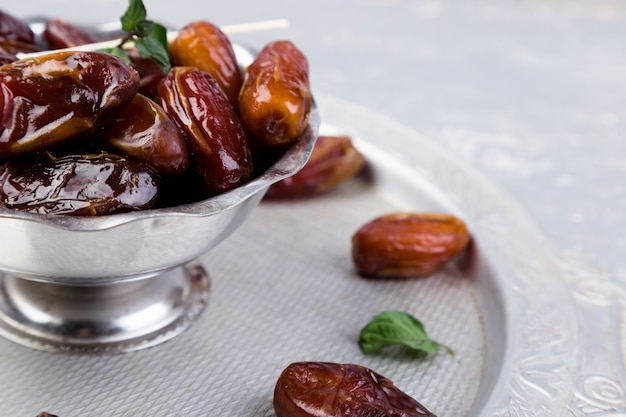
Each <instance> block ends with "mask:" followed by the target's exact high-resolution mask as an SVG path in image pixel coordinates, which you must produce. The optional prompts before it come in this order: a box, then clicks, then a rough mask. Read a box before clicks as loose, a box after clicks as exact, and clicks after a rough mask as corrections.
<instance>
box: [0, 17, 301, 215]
mask: <svg viewBox="0 0 626 417" xmlns="http://www.w3.org/2000/svg"><path fill="white" fill-rule="evenodd" d="M95 40H97V39H94V38H93V37H92V36H91V35H90V34H89V33H87V32H84V31H83V30H81V29H80V28H77V27H73V26H72V25H70V24H68V23H66V22H64V21H62V20H59V19H53V20H50V21H49V22H48V26H47V27H46V30H45V31H44V33H43V42H45V45H41V42H42V41H39V42H36V41H35V37H34V35H33V33H32V32H31V30H30V29H29V27H28V26H27V25H26V24H25V23H23V22H21V21H20V20H18V19H16V18H14V17H12V16H10V15H8V14H6V13H3V12H0V63H1V64H2V66H0V89H1V93H0V164H1V166H0V206H2V207H6V208H12V209H18V210H24V211H29V212H35V213H43V214H65V215H88V216H89V215H105V214H112V213H120V212H125V211H133V210H142V209H147V208H156V207H169V206H176V205H180V204H185V203H189V202H193V201H199V200H202V199H205V198H208V197H212V196H215V195H218V194H220V193H223V192H225V191H228V190H232V189H234V188H236V187H239V186H241V185H242V184H245V183H246V182H248V181H250V180H251V179H252V178H254V177H255V176H257V175H258V174H259V173H261V172H263V171H264V170H266V169H267V168H268V167H269V166H270V165H271V164H272V163H273V162H274V161H275V160H276V158H278V157H280V155H282V153H283V152H284V151H285V150H286V149H287V148H288V147H289V146H290V145H292V144H293V143H294V142H295V141H297V140H298V139H299V138H300V137H301V136H302V135H303V132H304V131H305V129H306V127H307V125H308V118H309V114H310V111H311V105H312V98H311V91H310V84H309V75H308V62H307V59H306V57H305V56H304V55H303V53H302V52H301V51H300V50H299V49H298V48H297V47H296V46H295V45H293V43H291V42H290V41H286V40H278V41H275V42H271V43H269V44H267V45H266V46H265V47H264V48H263V49H262V50H261V51H260V52H259V54H258V55H257V56H256V58H255V60H254V62H253V63H252V64H251V65H249V66H248V67H247V68H245V69H243V68H241V67H240V66H239V64H238V63H237V60H236V57H235V54H234V51H233V48H232V45H231V43H230V41H229V39H228V38H227V37H226V36H225V35H224V33H223V32H222V31H221V30H220V29H219V28H218V27H217V26H215V25H214V24H212V23H210V22H207V21H197V22H193V23H190V24H188V25H187V26H186V27H184V28H183V29H182V30H181V31H180V32H179V34H178V36H177V38H176V39H175V40H173V41H172V42H170V44H169V53H170V58H171V62H172V67H171V69H169V71H167V72H165V71H163V70H162V69H160V67H159V66H158V65H157V64H156V63H155V62H154V61H151V60H149V59H145V58H141V57H140V56H139V55H138V54H137V53H136V52H133V51H130V53H129V57H130V65H128V64H127V63H125V62H124V61H123V60H121V59H120V58H118V57H116V56H114V55H111V54H107V53H104V52H79V51H67V50H64V51H55V50H54V49H57V48H66V47H70V48H71V47H74V46H76V45H80V44H84V43H91V42H93V41H95ZM40 49H43V50H46V53H45V54H43V55H38V56H33V57H28V58H24V59H21V60H18V59H17V57H16V54H18V53H20V52H34V51H36V50H40Z"/></svg>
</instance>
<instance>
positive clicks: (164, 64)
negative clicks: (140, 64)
mask: <svg viewBox="0 0 626 417" xmlns="http://www.w3.org/2000/svg"><path fill="white" fill-rule="evenodd" d="M135 47H136V48H137V51H138V52H139V56H142V57H144V58H151V59H153V60H154V61H155V62H156V63H157V64H159V66H160V67H161V68H162V69H163V71H165V72H167V71H169V69H170V66H171V65H170V56H169V54H168V52H167V48H166V47H164V46H163V44H162V43H161V42H160V41H159V40H158V39H155V38H139V39H136V40H135Z"/></svg>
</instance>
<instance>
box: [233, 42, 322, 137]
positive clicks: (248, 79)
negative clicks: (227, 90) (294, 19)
mask: <svg viewBox="0 0 626 417" xmlns="http://www.w3.org/2000/svg"><path fill="white" fill-rule="evenodd" d="M311 105H312V96H311V87H310V84H309V64H308V61H307V59H306V57H305V56H304V54H303V53H302V52H301V51H300V50H299V49H298V48H297V47H296V46H295V45H294V44H293V43H291V42H290V41H286V40H279V41H274V42H270V43H269V44H267V45H266V46H265V47H264V48H263V49H262V50H261V51H260V52H259V54H258V55H257V56H256V58H255V59H254V61H253V62H252V63H251V64H250V65H249V66H248V67H247V68H246V70H245V72H244V80H243V85H242V87H241V91H240V92H239V112H240V115H241V122H242V123H243V125H244V127H245V128H246V129H247V130H248V131H249V132H251V133H252V135H253V136H254V137H255V138H256V139H257V140H258V141H259V142H261V143H262V144H263V145H265V146H270V147H276V146H285V145H289V144H291V143H293V142H295V141H296V140H297V139H298V138H299V137H301V136H302V133H303V132H304V129H305V128H306V126H307V123H308V120H309V113H310V111H311Z"/></svg>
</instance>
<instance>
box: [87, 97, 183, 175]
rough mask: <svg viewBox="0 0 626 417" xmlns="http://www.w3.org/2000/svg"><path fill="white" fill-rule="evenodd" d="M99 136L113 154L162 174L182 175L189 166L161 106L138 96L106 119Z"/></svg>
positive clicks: (179, 136)
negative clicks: (145, 164) (138, 161)
mask: <svg viewBox="0 0 626 417" xmlns="http://www.w3.org/2000/svg"><path fill="white" fill-rule="evenodd" d="M98 135H99V136H100V137H101V138H102V140H103V142H105V143H106V144H107V145H109V146H110V147H111V148H112V149H114V150H115V151H117V152H116V153H121V154H124V155H129V156H132V157H134V158H136V159H138V160H140V161H143V162H146V163H148V164H150V165H152V166H153V167H154V168H155V169H156V170H157V171H158V172H159V173H161V174H182V173H183V172H185V170H186V169H187V166H188V165H189V157H188V154H187V146H186V145H185V140H184V139H183V137H182V135H181V133H180V131H179V130H178V127H177V126H176V125H175V124H174V122H173V121H172V120H171V119H170V118H169V116H168V115H167V114H166V113H165V110H163V108H162V107H161V106H159V105H158V104H157V103H155V102H154V101H152V100H150V99H149V98H147V97H145V96H142V95H141V94H137V95H136V96H135V98H133V100H132V101H131V102H130V104H128V105H127V106H126V107H124V109H123V110H121V111H120V113H119V114H117V115H115V116H113V117H111V118H110V119H107V120H106V121H105V122H104V124H103V125H102V129H101V130H100V132H99V134H98Z"/></svg>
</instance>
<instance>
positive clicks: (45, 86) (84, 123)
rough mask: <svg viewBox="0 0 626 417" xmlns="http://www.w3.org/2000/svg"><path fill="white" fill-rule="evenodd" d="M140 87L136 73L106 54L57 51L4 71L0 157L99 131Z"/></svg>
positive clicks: (0, 76)
mask: <svg viewBox="0 0 626 417" xmlns="http://www.w3.org/2000/svg"><path fill="white" fill-rule="evenodd" d="M138 88H139V75H138V74H137V72H136V71H135V70H133V69H131V68H130V67H128V66H127V65H126V64H124V62H122V60H120V59H119V58H116V57H114V56H113V55H109V54H105V53H100V52H56V53H51V54H46V55H44V56H40V57H36V58H28V59H24V60H21V61H16V62H13V63H11V64H9V65H5V66H3V67H0V91H1V94H0V158H8V157H12V156H15V155H19V154H23V153H26V152H32V151H36V150H41V149H46V148H48V147H50V146H51V145H53V144H56V143H60V142H63V141H67V140H68V139H71V138H73V137H75V136H76V135H78V134H81V133H88V132H91V131H93V129H94V128H95V126H96V125H97V124H98V122H99V121H100V119H101V118H104V117H106V116H107V115H109V114H110V113H111V112H113V111H114V110H117V109H118V108H120V107H123V106H125V105H126V104H128V103H129V102H130V101H131V100H132V98H133V97H134V96H135V94H136V93H137V90H138Z"/></svg>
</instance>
